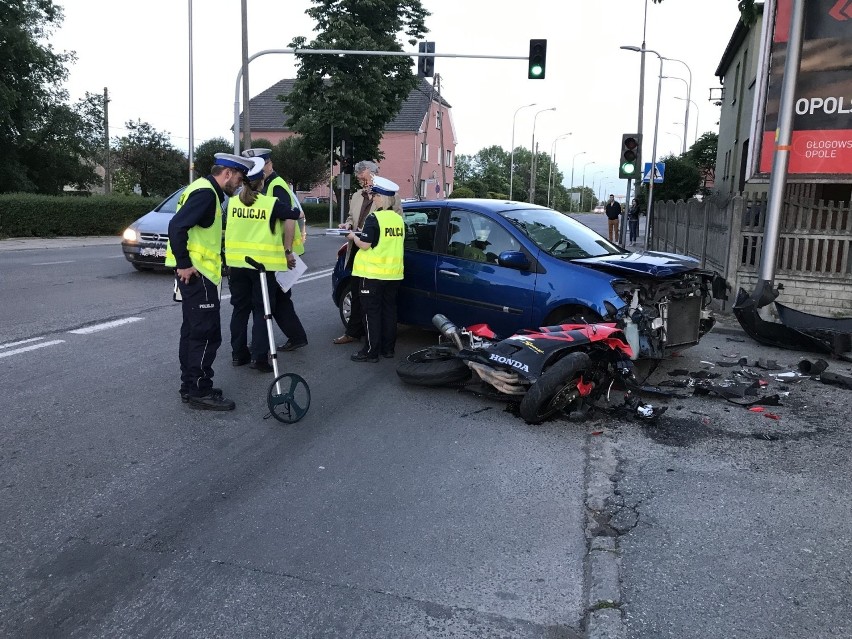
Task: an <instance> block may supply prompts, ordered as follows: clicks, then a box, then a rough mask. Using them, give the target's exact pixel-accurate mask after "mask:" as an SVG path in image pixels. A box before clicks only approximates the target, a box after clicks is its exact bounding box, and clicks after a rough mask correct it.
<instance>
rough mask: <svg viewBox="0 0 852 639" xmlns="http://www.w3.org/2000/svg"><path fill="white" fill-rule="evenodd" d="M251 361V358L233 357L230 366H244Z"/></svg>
mask: <svg viewBox="0 0 852 639" xmlns="http://www.w3.org/2000/svg"><path fill="white" fill-rule="evenodd" d="M250 361H251V357H249V356H248V355H246V356H245V357H234V358H232V359H231V364H233V365H234V366H245V365H246V364H248V363H249V362H250Z"/></svg>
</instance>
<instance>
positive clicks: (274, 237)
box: [225, 194, 287, 271]
mask: <svg viewBox="0 0 852 639" xmlns="http://www.w3.org/2000/svg"><path fill="white" fill-rule="evenodd" d="M274 205H275V198H274V197H272V196H270V195H261V194H258V196H257V199H256V200H255V202H254V204H252V205H251V206H246V205H245V204H243V202H242V200H240V198H239V196H236V195H235V196H234V197H232V198H231V199H230V200H228V219H227V223H226V224H225V261H226V262H227V263H228V266H230V267H232V268H254V267H253V266H251V265H250V264H249V263H248V262H246V256H248V257H251V258H252V259H254V260H257V261H258V262H260V263H261V264H263V266H264V267H265V268H266V270H267V271H286V270H287V256H286V255H285V254H284V235H283V225H282V224H276V225H275V231H274V232H273V231H271V230H270V228H269V219H270V217H271V216H272V208H273V206H274Z"/></svg>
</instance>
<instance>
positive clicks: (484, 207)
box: [402, 198, 553, 213]
mask: <svg viewBox="0 0 852 639" xmlns="http://www.w3.org/2000/svg"><path fill="white" fill-rule="evenodd" d="M447 205H452V206H460V207H463V208H465V209H468V210H471V211H478V212H482V213H503V212H505V211H514V210H519V209H542V210H544V211H551V210H553V209H549V208H547V207H546V206H539V205H538V204H530V203H529V202H516V201H514V200H492V199H488V198H458V199H453V200H424V201H422V202H403V203H402V208H403V209H410V208H420V207H423V206H427V207H428V206H447Z"/></svg>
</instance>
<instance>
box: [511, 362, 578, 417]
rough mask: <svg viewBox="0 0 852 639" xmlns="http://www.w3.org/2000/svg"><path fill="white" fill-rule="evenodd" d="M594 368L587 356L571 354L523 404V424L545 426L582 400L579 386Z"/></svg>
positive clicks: (532, 389)
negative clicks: (587, 370) (574, 403)
mask: <svg viewBox="0 0 852 639" xmlns="http://www.w3.org/2000/svg"><path fill="white" fill-rule="evenodd" d="M590 364H591V360H590V359H589V356H588V355H586V354H585V353H571V354H570V355H567V356H565V357H563V358H562V359H560V360H559V361H558V362H556V363H555V364H554V365H553V366H551V367H550V368H548V369H547V370H546V371H544V373H543V374H542V376H541V377H539V378H538V381H537V382H536V383H535V384H533V385H532V386H530V389H529V390H528V391H527V393H526V395H524V398H523V399H522V400H521V405H520V413H521V417H522V418H523V420H524V421H525V422H526V423H528V424H541V423H542V422H543V421H545V420H546V419H549V418H550V417H552V416H553V415H555V414H556V413H557V412H559V411H561V410H562V409H563V408H565V407H567V406H568V405H570V404H571V402H573V401H575V400H577V399H579V397H580V393H579V390H578V388H577V386H578V384H579V383H580V382H581V381H582V376H583V371H585V370H586V369H587V368H588V367H589V365H590Z"/></svg>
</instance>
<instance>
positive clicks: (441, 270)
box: [438, 268, 459, 277]
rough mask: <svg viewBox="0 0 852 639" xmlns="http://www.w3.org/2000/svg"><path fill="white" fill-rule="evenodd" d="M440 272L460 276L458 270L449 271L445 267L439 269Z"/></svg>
mask: <svg viewBox="0 0 852 639" xmlns="http://www.w3.org/2000/svg"><path fill="white" fill-rule="evenodd" d="M438 273H440V274H441V275H449V276H451V277H458V276H459V274H458V272H457V271H448V270H446V269H443V268H442V269H439V270H438Z"/></svg>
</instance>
